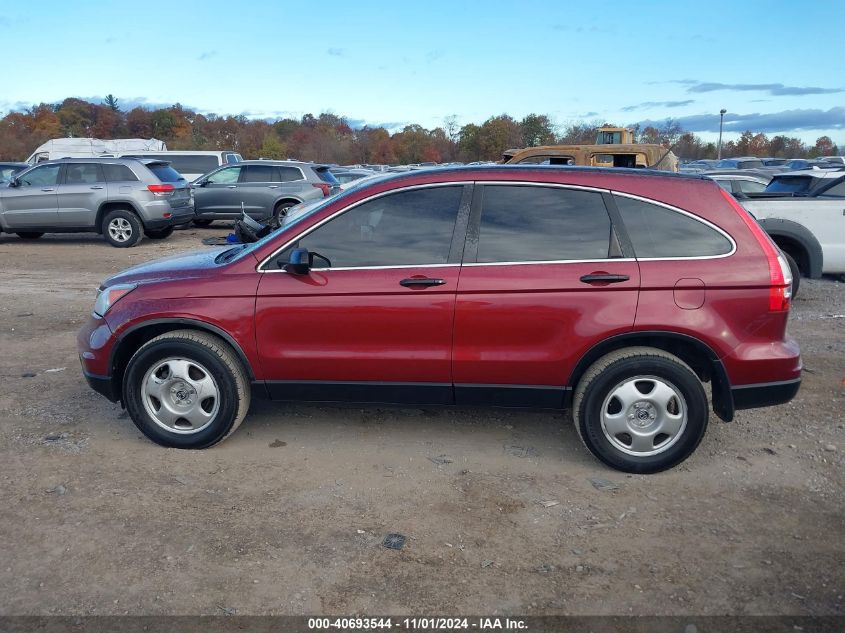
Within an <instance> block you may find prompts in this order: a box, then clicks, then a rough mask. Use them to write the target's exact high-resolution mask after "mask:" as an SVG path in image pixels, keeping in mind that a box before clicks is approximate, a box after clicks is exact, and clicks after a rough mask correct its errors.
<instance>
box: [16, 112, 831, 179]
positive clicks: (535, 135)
mask: <svg viewBox="0 0 845 633" xmlns="http://www.w3.org/2000/svg"><path fill="white" fill-rule="evenodd" d="M602 124H605V123H604V122H601V121H592V122H587V121H577V122H573V123H569V124H567V125H565V126H556V125H555V124H554V123H553V122H552V120H551V119H550V118H549V117H548V116H546V115H543V114H529V115H528V116H526V117H524V118H523V119H522V120H517V119H514V118H513V117H511V116H508V115H507V114H501V115H498V116H493V117H490V118H489V119H487V120H486V121H484V123H481V124H480V125H479V124H475V123H467V124H466V125H460V123H459V119H458V117H457V116H456V115H452V116H447V117H445V118H444V119H443V124H442V125H441V126H438V127H436V128H434V129H431V130H430V129H426V128H424V127H422V126H421V125H416V124H409V125H406V126H404V128H402V130H400V131H394V132H393V133H391V132H389V131H388V130H387V129H385V128H383V127H369V126H365V127H363V128H360V129H353V128H352V127H350V125H349V123H348V122H347V119H346V118H344V117H341V116H337V115H335V114H331V113H325V112H324V113H322V114H320V115H318V116H314V115H312V114H306V115H305V116H303V117H302V118H301V119H290V118H286V119H277V120H275V121H267V120H261V119H248V118H247V117H245V116H219V115H216V114H202V113H198V112H194V111H192V110H190V109H187V108H184V107H182V106H181V105H180V104H178V103H177V104H175V105H172V106H170V107H167V108H157V109H147V108H142V107H135V108H132V109H130V110H128V111H123V110H122V109H121V107H120V103H119V100H118V99H117V98H115V97H114V96H113V95H108V96H107V97H106V99H105V100H104V101H103V102H102V103H91V102H88V101H84V100H82V99H76V98H68V99H65V100H64V101H62V102H61V103H56V104H48V103H42V104H39V105H37V106H33V107H32V108H30V109H28V110H25V111H23V112H10V113H8V114H7V115H6V116H5V117H3V118H2V119H0V160H23V159H25V158H26V157H27V156H29V155H30V154H31V153H32V151H33V150H34V149H35V148H36V147H37V146H39V145H40V144H42V143H43V142H44V141H47V140H49V139H52V138H62V137H68V136H74V137H93V138H101V139H110V138H157V139H159V140H162V141H164V142H165V143H167V147H168V148H169V149H171V150H235V151H237V152H239V153H240V154H241V155H242V156H243V157H244V158H247V159H251V158H270V159H284V158H296V159H300V160H305V161H317V162H327V163H338V164H342V165H346V164H362V163H370V164H411V163H423V162H436V163H442V162H453V161H461V162H472V161H488V160H499V159H500V158H501V156H502V153H503V152H504V150H506V149H509V148H520V147H533V146H537V145H555V144H560V145H568V144H584V143H594V142H595V139H596V133H597V128H598V127H599V126H601V125H602ZM633 129H634V132H635V135H636V138H637V140H638V141H639V142H641V143H660V144H662V145H664V146H666V147H673V148H674V153H675V154H676V155H677V156H679V157H682V158H685V159H700V158H716V154H717V147H716V144H715V143H712V142H704V141H703V140H702V139H701V138H699V137H698V136H696V135H695V134H692V133H690V132H685V131H684V130H683V129H682V128H681V126H679V125H678V124H677V122H674V121H673V120H672V119H667V121H666V123H665V124H664V125H662V126H660V127H651V126H649V127H644V128H642V129H640V128H639V126H633ZM838 151H839V150H838V148H837V147H836V145H835V144H834V143H833V142H832V141H831V139H830V138H829V137H827V136H822V137H820V138H819V139H818V140H817V141H816V143H815V145H812V146H809V145H807V144H805V143H804V142H803V141H801V140H800V139H799V138H796V137H788V136H785V135H777V136H773V137H771V138H769V137H768V136H766V135H765V134H762V133H754V132H752V131H746V132H744V133H743V134H742V135H741V136H740V138H739V139H738V140H736V141H727V142H725V143H724V144H723V145H722V156H723V157H732V156H772V157H789V158H807V157H809V158H812V157H815V156H826V155H835V154H837V153H838Z"/></svg>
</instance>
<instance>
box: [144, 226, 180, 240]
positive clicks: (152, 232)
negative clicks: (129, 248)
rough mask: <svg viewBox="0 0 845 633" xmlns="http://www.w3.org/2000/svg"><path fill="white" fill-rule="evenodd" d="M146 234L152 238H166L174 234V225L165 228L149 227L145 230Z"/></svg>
mask: <svg viewBox="0 0 845 633" xmlns="http://www.w3.org/2000/svg"><path fill="white" fill-rule="evenodd" d="M144 235H146V236H147V237H148V238H150V239H151V240H163V239H164V238H166V237H170V236H171V235H173V227H172V226H168V227H167V228H164V229H147V230H146V231H144Z"/></svg>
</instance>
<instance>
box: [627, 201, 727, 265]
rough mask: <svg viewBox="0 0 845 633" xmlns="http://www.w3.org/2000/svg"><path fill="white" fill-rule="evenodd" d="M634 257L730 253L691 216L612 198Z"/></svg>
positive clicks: (722, 241) (718, 237)
mask: <svg viewBox="0 0 845 633" xmlns="http://www.w3.org/2000/svg"><path fill="white" fill-rule="evenodd" d="M614 200H616V206H617V207H618V208H619V213H620V214H621V215H622V221H623V222H624V223H625V230H626V231H627V232H628V235H629V236H630V238H631V242H632V243H633V246H634V253H635V254H636V256H637V258H639V259H644V258H655V257H669V258H672V259H675V258H682V257H715V256H718V255H726V254H728V253H730V252H731V249H732V248H733V245H732V244H731V241H730V240H729V239H728V238H726V237H725V236H724V235H722V234H721V233H719V232H718V231H717V230H715V229H714V228H712V227H710V226H708V225H706V224H704V222H701V221H699V220H696V219H695V218H693V217H690V216H688V215H685V214H683V213H679V212H677V211H673V210H672V209H667V208H666V207H662V206H660V205H657V204H652V203H650V202H646V201H645V200H638V199H636V198H628V197H627V196H614Z"/></svg>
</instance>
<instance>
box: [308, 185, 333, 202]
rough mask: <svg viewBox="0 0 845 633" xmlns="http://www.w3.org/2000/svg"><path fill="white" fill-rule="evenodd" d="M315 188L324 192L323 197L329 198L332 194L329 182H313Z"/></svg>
mask: <svg viewBox="0 0 845 633" xmlns="http://www.w3.org/2000/svg"><path fill="white" fill-rule="evenodd" d="M311 184H312V185H313V186H314V187H316V188H317V189H319V190H320V191H322V192H323V197H324V198H328V197H329V194H331V190H332V186H331V185H330V184H329V183H327V182H312V183H311Z"/></svg>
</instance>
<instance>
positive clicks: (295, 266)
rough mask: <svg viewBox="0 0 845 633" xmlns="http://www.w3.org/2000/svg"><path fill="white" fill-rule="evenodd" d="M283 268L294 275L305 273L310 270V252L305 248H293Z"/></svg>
mask: <svg viewBox="0 0 845 633" xmlns="http://www.w3.org/2000/svg"><path fill="white" fill-rule="evenodd" d="M285 270H286V271H287V272H289V273H293V274H294V275H307V274H308V271H309V270H311V253H309V252H308V249H307V248H295V249H293V250H292V251H291V253H290V258H289V259H288V263H287V264H285Z"/></svg>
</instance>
